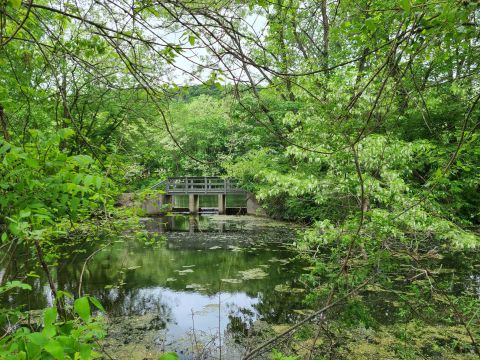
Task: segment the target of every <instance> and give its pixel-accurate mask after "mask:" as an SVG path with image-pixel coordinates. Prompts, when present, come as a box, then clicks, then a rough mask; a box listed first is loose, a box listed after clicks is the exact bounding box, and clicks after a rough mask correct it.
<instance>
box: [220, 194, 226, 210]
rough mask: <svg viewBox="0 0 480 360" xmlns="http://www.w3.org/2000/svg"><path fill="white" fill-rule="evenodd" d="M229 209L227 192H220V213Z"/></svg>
mask: <svg viewBox="0 0 480 360" xmlns="http://www.w3.org/2000/svg"><path fill="white" fill-rule="evenodd" d="M226 209H227V196H226V195H225V194H218V213H219V214H220V215H223V214H225V211H226Z"/></svg>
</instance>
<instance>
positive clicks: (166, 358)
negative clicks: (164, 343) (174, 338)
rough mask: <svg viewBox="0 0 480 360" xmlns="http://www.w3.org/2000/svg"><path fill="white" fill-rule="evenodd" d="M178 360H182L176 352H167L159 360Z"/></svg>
mask: <svg viewBox="0 0 480 360" xmlns="http://www.w3.org/2000/svg"><path fill="white" fill-rule="evenodd" d="M178 359H180V358H179V357H178V355H177V353H174V352H167V353H165V354H163V355H162V356H160V357H159V358H158V360H178Z"/></svg>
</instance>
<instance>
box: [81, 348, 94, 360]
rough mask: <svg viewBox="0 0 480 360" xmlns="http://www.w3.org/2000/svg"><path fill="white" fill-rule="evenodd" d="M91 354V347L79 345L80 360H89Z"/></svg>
mask: <svg viewBox="0 0 480 360" xmlns="http://www.w3.org/2000/svg"><path fill="white" fill-rule="evenodd" d="M91 353H92V346H91V345H87V344H82V345H80V359H82V360H89V359H90V354H91Z"/></svg>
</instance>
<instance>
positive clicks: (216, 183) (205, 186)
mask: <svg viewBox="0 0 480 360" xmlns="http://www.w3.org/2000/svg"><path fill="white" fill-rule="evenodd" d="M163 183H164V184H165V193H166V194H167V195H179V194H185V195H191V194H197V195H200V194H224V195H226V194H245V193H246V192H245V191H244V190H242V189H239V188H238V187H237V186H236V185H235V183H234V182H233V181H232V180H229V179H222V178H220V177H217V176H183V177H172V178H168V179H167V180H166V181H164V182H163Z"/></svg>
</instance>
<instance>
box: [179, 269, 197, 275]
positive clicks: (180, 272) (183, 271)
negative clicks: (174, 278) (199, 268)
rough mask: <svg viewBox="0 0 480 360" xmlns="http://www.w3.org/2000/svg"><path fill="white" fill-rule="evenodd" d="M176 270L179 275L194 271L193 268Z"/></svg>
mask: <svg viewBox="0 0 480 360" xmlns="http://www.w3.org/2000/svg"><path fill="white" fill-rule="evenodd" d="M175 271H176V272H178V275H186V274H188V273H193V270H192V269H185V270H175Z"/></svg>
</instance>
